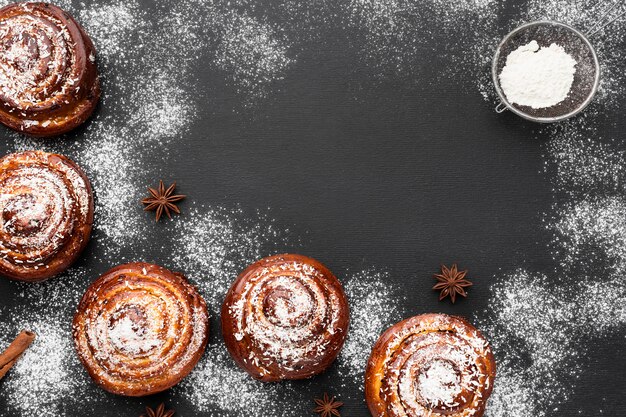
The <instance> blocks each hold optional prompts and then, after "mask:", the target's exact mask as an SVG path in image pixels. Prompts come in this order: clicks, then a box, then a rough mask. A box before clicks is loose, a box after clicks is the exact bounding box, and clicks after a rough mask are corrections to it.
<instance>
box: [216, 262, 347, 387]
mask: <svg viewBox="0 0 626 417" xmlns="http://www.w3.org/2000/svg"><path fill="white" fill-rule="evenodd" d="M348 321H349V310H348V302H347V300H346V296H345V294H344V292H343V288H342V287H341V284H340V283H339V281H338V280H337V278H335V276H334V275H333V274H332V273H331V272H330V271H329V270H328V269H327V268H326V267H325V266H324V265H322V264H321V263H319V262H318V261H316V260H314V259H311V258H307V257H306V256H301V255H276V256H270V257H268V258H264V259H261V260H260V261H257V262H256V263H254V264H252V265H250V266H249V267H248V268H247V269H246V270H245V271H243V272H242V273H241V274H240V275H239V277H238V278H237V280H236V281H235V283H234V284H233V285H232V287H231V288H230V290H229V291H228V293H227V295H226V299H225V300H224V304H223V306H222V331H223V334H224V340H225V342H226V347H227V348H228V351H229V352H230V354H231V356H232V357H233V359H234V360H235V362H236V363H237V364H238V365H239V366H240V367H241V368H243V369H244V370H246V371H247V372H248V373H250V374H251V375H252V376H253V377H254V378H257V379H259V380H261V381H266V382H271V381H280V380H283V379H303V378H308V377H311V376H313V375H316V374H318V373H320V372H322V371H324V370H325V369H326V368H327V367H328V366H329V365H330V364H331V363H332V362H333V361H334V360H335V358H336V357H337V355H338V354H339V351H340V350H341V348H342V347H343V344H344V341H345V338H346V333H347V331H348Z"/></svg>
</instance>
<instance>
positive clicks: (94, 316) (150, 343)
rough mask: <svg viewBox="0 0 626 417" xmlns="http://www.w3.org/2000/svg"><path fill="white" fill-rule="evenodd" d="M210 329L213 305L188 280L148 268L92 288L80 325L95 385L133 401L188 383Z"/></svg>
mask: <svg viewBox="0 0 626 417" xmlns="http://www.w3.org/2000/svg"><path fill="white" fill-rule="evenodd" d="M208 329H209V315H208V312H207V308H206V304H205V302H204V300H203V299H202V297H201V296H200V295H199V294H198V292H197V291H196V289H195V288H194V287H193V286H192V285H191V284H189V283H188V282H187V280H186V279H185V277H184V276H183V275H181V274H178V273H174V272H171V271H169V270H167V269H165V268H162V267H160V266H157V265H151V264H147V263H142V262H135V263H129V264H126V265H120V266H118V267H115V268H113V269H111V270H110V271H108V272H107V273H105V274H104V275H102V276H101V277H100V278H98V279H97V280H96V281H95V282H94V283H93V284H91V286H90V287H89V288H88V289H87V292H86V293H85V295H84V296H83V298H82V300H81V302H80V304H79V305H78V310H77V311H76V315H75V316H74V322H73V335H74V343H75V345H76V350H77V351H78V356H79V358H80V360H81V362H82V363H83V365H84V366H85V368H86V369H87V372H89V375H90V376H91V378H93V380H94V381H95V382H96V383H97V384H98V385H100V386H101V387H102V388H104V389H105V390H107V391H109V392H112V393H114V394H119V395H127V396H133V397H139V396H144V395H150V394H155V393H158V392H161V391H164V390H166V389H168V388H170V387H172V386H174V385H176V384H177V383H179V382H180V381H181V380H182V379H183V378H184V377H185V376H187V375H188V374H189V373H190V372H191V370H192V369H193V367H194V366H195V365H196V364H197V363H198V361H199V360H200V357H201V356H202V354H203V353H204V349H205V348H206V344H207V339H208Z"/></svg>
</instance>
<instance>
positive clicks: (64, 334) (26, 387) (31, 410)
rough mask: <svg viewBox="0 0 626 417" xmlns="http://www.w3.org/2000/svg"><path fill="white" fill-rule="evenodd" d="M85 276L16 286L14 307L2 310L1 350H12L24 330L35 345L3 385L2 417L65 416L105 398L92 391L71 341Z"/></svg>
mask: <svg viewBox="0 0 626 417" xmlns="http://www.w3.org/2000/svg"><path fill="white" fill-rule="evenodd" d="M86 274H87V271H85V270H82V269H74V270H72V271H70V273H68V274H65V276H63V277H60V278H56V279H55V280H53V281H47V282H45V283H41V284H38V285H26V284H18V288H19V290H18V292H17V293H16V294H15V295H14V298H15V304H14V307H11V308H9V307H6V306H2V307H1V308H0V317H2V318H3V319H2V320H1V321H0V330H1V331H0V335H1V336H0V346H1V347H4V346H6V345H8V344H9V343H10V342H11V340H12V338H13V337H15V336H16V335H17V334H18V333H19V331H20V330H22V329H30V330H32V331H34V332H35V333H36V334H37V337H36V338H35V341H34V342H33V344H32V345H31V347H29V348H28V349H27V350H26V351H25V352H24V355H23V356H22V357H21V358H20V360H19V361H18V362H17V363H16V365H15V366H14V367H13V368H12V369H11V370H10V371H9V373H7V375H6V377H5V378H4V380H3V381H2V391H0V394H1V396H2V398H0V402H2V403H3V404H4V405H5V406H6V408H5V409H1V410H0V416H3V417H14V416H16V415H23V416H34V415H37V416H43V417H53V416H59V415H65V413H66V412H67V410H70V409H72V408H73V407H76V406H77V405H78V402H80V403H89V402H92V401H94V402H95V401H97V400H98V399H101V398H102V397H103V395H102V393H101V392H100V391H99V390H92V389H90V388H91V382H89V377H88V376H87V375H86V373H85V372H84V370H83V367H82V365H81V364H80V363H79V361H78V357H77V356H76V353H75V351H74V346H73V342H72V336H71V320H72V315H73V310H74V308H75V306H76V305H77V304H78V301H79V300H80V297H81V296H82V293H83V292H84V291H85V289H86V287H87V285H89V280H88V279H85V275H86Z"/></svg>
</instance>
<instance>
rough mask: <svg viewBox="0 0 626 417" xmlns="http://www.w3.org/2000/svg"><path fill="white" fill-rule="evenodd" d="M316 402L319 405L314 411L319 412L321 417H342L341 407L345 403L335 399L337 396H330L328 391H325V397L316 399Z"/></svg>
mask: <svg viewBox="0 0 626 417" xmlns="http://www.w3.org/2000/svg"><path fill="white" fill-rule="evenodd" d="M315 404H317V407H315V410H313V411H315V412H316V413H318V414H319V415H320V417H331V416H337V417H341V414H339V407H341V406H342V405H343V403H342V402H339V401H335V397H332V398H331V397H329V395H328V393H326V392H325V393H324V398H322V399H319V398H317V399H315Z"/></svg>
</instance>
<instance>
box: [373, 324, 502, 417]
mask: <svg viewBox="0 0 626 417" xmlns="http://www.w3.org/2000/svg"><path fill="white" fill-rule="evenodd" d="M495 374H496V366H495V360H494V357H493V353H492V352H491V348H490V346H489V343H488V342H487V341H486V340H485V338H484V337H483V336H482V335H481V334H480V332H479V331H478V330H476V329H475V328H474V327H473V326H472V325H471V324H469V323H468V322H467V321H465V320H464V319H462V318H459V317H452V316H447V315H445V314H424V315H421V316H415V317H411V318H410V319H407V320H404V321H402V322H400V323H398V324H395V325H394V326H391V327H390V328H389V329H387V331H385V333H383V335H382V336H381V337H380V339H378V341H377V342H376V344H375V345H374V348H373V349H372V354H371V356H370V359H369V362H368V364H367V370H366V374H365V397H366V400H367V405H368V407H369V409H370V412H371V413H372V416H373V417H399V416H402V417H440V416H441V417H443V416H446V417H481V416H482V415H483V414H484V412H485V405H486V402H487V398H488V397H489V395H490V394H491V390H492V389H493V382H494V379H495Z"/></svg>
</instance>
